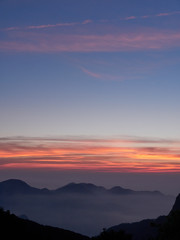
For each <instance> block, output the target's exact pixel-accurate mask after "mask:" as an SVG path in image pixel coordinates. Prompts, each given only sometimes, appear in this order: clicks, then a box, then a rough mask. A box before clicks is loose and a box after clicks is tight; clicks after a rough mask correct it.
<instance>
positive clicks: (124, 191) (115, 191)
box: [108, 186, 163, 195]
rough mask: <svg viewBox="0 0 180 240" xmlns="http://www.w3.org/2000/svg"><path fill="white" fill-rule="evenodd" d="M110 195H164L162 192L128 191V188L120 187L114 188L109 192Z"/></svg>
mask: <svg viewBox="0 0 180 240" xmlns="http://www.w3.org/2000/svg"><path fill="white" fill-rule="evenodd" d="M108 192H109V193H112V194H124V195H127V194H134V195H136V194H142V195H163V194H162V193H161V192H159V191H134V190H131V189H126V188H122V187H119V186H116V187H113V188H111V189H109V190H108Z"/></svg>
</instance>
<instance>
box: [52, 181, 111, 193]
mask: <svg viewBox="0 0 180 240" xmlns="http://www.w3.org/2000/svg"><path fill="white" fill-rule="evenodd" d="M54 192H55V193H82V194H94V193H104V192H106V189H105V188H104V187H99V186H96V185H94V184H91V183H70V184H68V185H66V186H64V187H61V188H58V189H57V190H55V191H54Z"/></svg>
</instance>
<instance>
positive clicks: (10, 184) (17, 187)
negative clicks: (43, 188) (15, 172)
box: [0, 179, 37, 194]
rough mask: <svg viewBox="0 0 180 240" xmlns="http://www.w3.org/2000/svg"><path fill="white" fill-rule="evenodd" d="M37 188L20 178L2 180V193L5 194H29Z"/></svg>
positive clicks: (0, 183)
mask: <svg viewBox="0 0 180 240" xmlns="http://www.w3.org/2000/svg"><path fill="white" fill-rule="evenodd" d="M36 191H37V189H36V188H33V187H31V186H30V185H28V184H27V183H26V182H24V181H22V180H19V179H8V180H5V181H3V182H0V193H4V194H27V193H34V192H36Z"/></svg>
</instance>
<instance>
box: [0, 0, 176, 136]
mask: <svg viewBox="0 0 180 240" xmlns="http://www.w3.org/2000/svg"><path fill="white" fill-rule="evenodd" d="M0 16H1V21H0V35H1V40H0V41H1V47H0V62H1V65H0V66H1V67H0V68H1V81H0V86H1V87H0V89H1V90H0V91H1V94H0V99H1V101H0V102H1V126H0V128H1V129H0V130H1V131H0V132H1V136H2V137H3V136H19V135H21V136H47V135H48V136H52V135H78V136H79V135H93V136H96V135H97V136H113V135H116V136H117V135H118V136H119V135H128V136H143V137H145V136H147V137H159V138H161V137H162V138H178V137H179V130H178V125H179V118H180V113H179V102H180V95H179V89H180V82H179V73H180V70H179V63H180V57H179V50H180V49H179V48H180V44H179V42H180V41H179V40H180V32H179V19H180V4H179V2H178V1H175V0H173V1H170V0H166V1H152V0H151V1H148V0H147V1H132V0H128V1H127V0H126V1H116V0H113V1H109V0H103V1H102V0H99V1H95V0H92V1H88V0H85V1H84V0H83V1H80V0H78V1H76V2H75V1H72V0H71V1H70V0H68V1H67V0H66V1H55V0H53V1H49V0H46V1H41V0H38V1H35V0H28V1H22V0H14V1H12V0H7V1H1V3H0Z"/></svg>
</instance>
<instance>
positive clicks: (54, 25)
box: [0, 11, 180, 31]
mask: <svg viewBox="0 0 180 240" xmlns="http://www.w3.org/2000/svg"><path fill="white" fill-rule="evenodd" d="M173 15H180V11H173V12H161V13H157V14H154V15H142V16H134V15H133V16H126V17H123V18H120V21H129V20H136V19H147V18H153V17H169V16H173ZM116 21H117V22H118V20H116ZM110 22H111V20H106V19H100V20H96V21H94V20H92V19H85V20H84V21H82V22H60V23H55V24H41V25H30V26H21V27H20V26H11V27H7V28H3V29H0V30H1V31H2V30H3V31H15V30H32V29H48V28H57V27H70V26H76V25H77V26H78V25H86V24H90V23H94V24H96V23H110Z"/></svg>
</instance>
